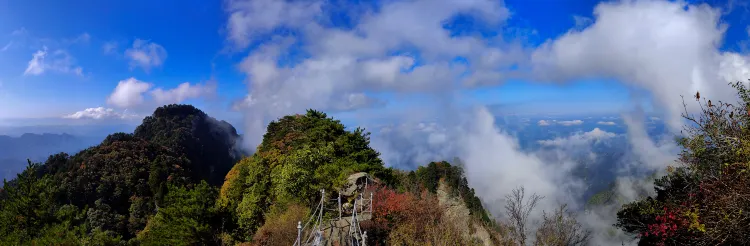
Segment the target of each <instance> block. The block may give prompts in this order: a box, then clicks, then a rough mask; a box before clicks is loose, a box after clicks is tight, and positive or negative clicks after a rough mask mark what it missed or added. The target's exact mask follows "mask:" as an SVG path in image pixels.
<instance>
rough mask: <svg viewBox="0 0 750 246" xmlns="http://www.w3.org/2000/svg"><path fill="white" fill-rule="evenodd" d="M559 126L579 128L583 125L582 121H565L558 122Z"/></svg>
mask: <svg viewBox="0 0 750 246" xmlns="http://www.w3.org/2000/svg"><path fill="white" fill-rule="evenodd" d="M557 124H560V125H563V126H577V125H580V124H583V121H582V120H563V121H557Z"/></svg>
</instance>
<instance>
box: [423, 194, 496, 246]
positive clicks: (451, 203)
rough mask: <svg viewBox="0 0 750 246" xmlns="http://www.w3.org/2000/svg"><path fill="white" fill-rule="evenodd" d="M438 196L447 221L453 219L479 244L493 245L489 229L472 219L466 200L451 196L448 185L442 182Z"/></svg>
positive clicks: (464, 233)
mask: <svg viewBox="0 0 750 246" xmlns="http://www.w3.org/2000/svg"><path fill="white" fill-rule="evenodd" d="M437 197H438V201H439V204H440V206H441V207H442V208H443V211H445V214H444V216H446V217H447V218H448V220H447V221H453V222H454V223H455V225H458V228H459V229H460V230H461V232H462V234H463V235H464V237H466V238H469V239H470V240H471V241H472V242H476V243H477V244H479V245H485V246H490V245H493V242H492V238H491V236H490V233H489V231H488V230H487V229H486V228H484V226H483V225H481V224H480V223H477V222H476V221H474V220H472V219H471V215H470V212H469V208H467V207H466V205H465V204H464V202H463V201H462V200H461V199H460V198H459V197H455V196H451V194H450V192H449V188H448V186H447V185H446V184H445V183H444V182H440V184H439V185H438V189H437Z"/></svg>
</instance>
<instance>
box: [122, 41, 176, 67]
mask: <svg viewBox="0 0 750 246" xmlns="http://www.w3.org/2000/svg"><path fill="white" fill-rule="evenodd" d="M125 57H126V58H128V59H129V60H130V69H133V68H136V67H140V68H142V69H143V70H144V71H146V72H149V71H151V68H155V67H161V65H162V64H164V61H165V60H166V59H167V50H166V49H164V47H162V46H161V45H159V44H157V43H154V42H151V41H149V40H142V39H136V40H135V41H133V46H132V47H131V48H129V49H127V50H125Z"/></svg>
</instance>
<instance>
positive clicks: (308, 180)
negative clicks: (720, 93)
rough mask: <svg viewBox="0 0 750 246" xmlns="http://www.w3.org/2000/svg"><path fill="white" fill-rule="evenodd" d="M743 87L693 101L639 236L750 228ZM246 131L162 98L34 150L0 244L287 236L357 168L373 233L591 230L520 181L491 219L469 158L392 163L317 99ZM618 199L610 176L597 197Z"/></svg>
mask: <svg viewBox="0 0 750 246" xmlns="http://www.w3.org/2000/svg"><path fill="white" fill-rule="evenodd" d="M735 87H736V88H737V90H738V95H739V97H740V98H741V99H742V101H741V102H740V103H738V104H729V103H723V102H717V103H715V104H714V103H713V102H711V101H710V100H707V101H705V99H704V101H703V103H701V106H702V112H701V114H700V115H698V116H695V117H694V116H692V115H688V114H686V115H685V118H686V119H688V120H689V121H691V122H693V124H690V125H688V126H687V127H686V129H687V130H688V134H687V135H686V136H685V137H683V138H682V139H680V140H679V143H680V144H681V145H682V147H683V149H684V150H683V152H682V154H681V155H680V163H682V164H683V166H678V167H672V168H670V169H669V172H668V174H667V175H666V176H664V177H660V178H656V179H655V181H654V184H655V188H656V193H655V195H654V196H651V197H644V198H643V199H641V200H636V201H634V202H631V203H627V204H625V205H624V206H622V207H621V208H620V207H619V206H617V208H619V209H618V211H617V212H616V213H617V224H616V225H615V226H617V227H619V228H620V229H622V230H623V231H624V232H626V233H628V234H630V235H631V236H632V238H635V239H637V240H638V244H639V245H695V244H698V245H704V244H711V245H716V244H718V245H745V244H748V243H750V238H749V237H748V236H747V235H750V233H748V232H749V230H750V227H748V226H747V225H748V223H747V222H748V221H750V220H749V219H748V218H750V216H749V215H748V213H747V212H746V211H747V210H748V209H750V205H749V204H750V202H748V201H750V199H747V198H748V191H749V190H748V189H747V188H748V186H747V184H748V177H750V176H748V175H750V174H749V173H748V172H747V168H748V159H749V157H750V147H749V146H750V140H748V137H749V136H750V132H748V131H750V130H748V129H749V128H748V125H750V123H749V122H750V111H749V110H750V92H748V91H747V90H746V88H745V87H744V85H743V84H740V83H737V84H735ZM696 98H697V99H698V100H700V96H699V94H697V95H696ZM238 137H239V136H238V135H237V133H236V131H235V130H234V128H233V127H232V126H231V125H229V124H228V123H225V122H221V121H217V120H215V119H213V118H210V117H208V116H207V115H206V114H205V113H203V112H202V111H200V110H199V109H196V108H195V107H193V106H189V105H168V106H164V107H161V108H158V109H157V110H156V111H155V112H154V114H153V115H152V116H149V117H147V118H146V119H144V121H143V124H141V125H140V126H139V127H137V128H136V130H135V132H134V133H133V134H129V133H115V134H112V135H110V136H108V137H107V138H106V139H105V140H104V141H102V142H101V143H100V144H99V145H96V146H93V147H91V148H88V149H85V150H83V151H81V152H79V153H77V154H75V155H68V154H64V153H60V154H55V155H52V156H50V157H49V158H48V159H47V160H46V161H45V162H44V163H29V166H28V167H27V169H26V170H25V171H24V172H22V173H21V174H19V175H17V177H16V178H15V179H13V180H10V181H7V182H5V183H4V185H3V188H2V190H1V191H0V244H2V245H291V244H293V243H294V241H295V239H296V236H297V235H296V223H297V222H298V221H303V220H306V219H308V218H310V215H311V214H313V210H312V208H314V207H315V204H316V201H324V200H326V199H325V198H326V197H321V193H320V192H319V191H320V190H324V191H326V192H327V194H337V193H343V192H341V188H342V187H343V186H344V185H345V184H346V183H347V178H348V177H349V176H350V175H351V174H354V173H362V172H365V173H368V174H369V175H371V176H373V177H374V178H375V179H377V180H378V185H373V186H371V187H370V188H369V189H370V190H368V191H367V192H372V196H373V199H372V206H371V207H372V212H371V218H368V219H366V220H364V221H362V222H361V224H360V226H361V228H362V229H363V230H365V231H367V235H368V237H367V243H368V244H369V245H518V244H521V245H527V244H535V245H586V244H587V243H588V241H589V238H590V236H591V234H590V232H589V231H588V230H587V229H586V228H583V227H582V226H581V224H580V223H578V222H577V221H576V216H575V215H573V214H572V213H570V212H569V211H568V210H567V207H566V206H565V205H564V204H563V205H561V206H560V207H559V209H556V210H555V211H552V212H551V213H547V212H546V211H545V213H544V215H543V218H542V219H541V221H540V222H539V223H538V224H537V225H534V226H532V225H531V223H532V222H530V221H529V214H530V213H531V212H530V211H532V209H534V206H535V204H536V203H537V202H538V201H539V200H540V199H542V197H539V196H537V195H536V194H532V195H531V196H526V195H525V194H524V190H523V188H522V187H521V188H520V189H516V190H513V192H512V193H511V194H508V195H507V196H506V197H505V198H506V199H505V200H506V203H507V204H506V206H505V210H506V213H507V214H506V216H505V217H506V220H504V221H496V220H495V219H494V218H495V217H493V216H492V215H490V214H489V213H488V212H487V211H486V210H485V208H484V206H485V204H483V203H482V202H481V201H480V199H479V198H478V197H477V196H476V194H475V193H474V190H473V189H472V188H471V187H469V184H468V182H467V181H468V180H467V179H466V177H465V175H464V173H463V170H462V163H461V161H460V160H454V161H453V164H450V163H448V162H444V161H443V162H432V163H429V164H427V165H424V166H421V167H419V168H417V169H416V170H414V171H408V172H407V171H402V170H397V169H393V168H386V167H384V165H383V161H382V160H381V159H380V157H379V155H380V154H379V153H378V152H377V151H375V150H374V149H372V148H371V147H370V139H369V133H367V132H365V131H364V129H361V128H357V129H354V130H353V131H350V130H347V129H346V128H345V127H344V125H343V124H341V123H340V122H339V121H337V120H334V119H332V118H330V117H328V116H327V115H326V114H325V113H322V112H319V111H315V110H308V111H307V112H306V113H305V114H297V115H289V116H285V117H282V118H280V119H278V120H276V121H273V122H271V123H270V124H269V125H268V128H267V132H266V134H265V135H264V136H263V141H262V143H261V144H260V145H259V146H258V148H257V151H256V152H255V153H254V154H253V155H251V156H245V157H242V153H241V152H240V151H238V149H237V148H235V145H236V143H237V141H238ZM241 157H242V158H241ZM219 177H221V178H219ZM649 179H651V177H649ZM613 187H614V186H613ZM613 189H614V188H613ZM639 192H641V193H643V194H646V193H648V192H646V191H645V190H644V191H639ZM347 199H351V198H347ZM618 203H622V201H620V197H618V196H616V194H614V193H613V192H603V193H601V194H598V195H596V196H594V197H593V198H592V199H591V202H590V205H592V206H596V205H597V204H618ZM613 209H616V208H615V207H613ZM334 213H335V212H330V213H324V214H323V215H322V217H324V218H326V219H329V218H332V217H333V216H334ZM457 222H460V223H457ZM533 229H536V231H532V230H533ZM529 233H533V234H529Z"/></svg>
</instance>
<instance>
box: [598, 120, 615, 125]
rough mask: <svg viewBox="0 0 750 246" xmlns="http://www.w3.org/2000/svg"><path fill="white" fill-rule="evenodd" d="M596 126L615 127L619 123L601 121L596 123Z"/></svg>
mask: <svg viewBox="0 0 750 246" xmlns="http://www.w3.org/2000/svg"><path fill="white" fill-rule="evenodd" d="M596 124H598V125H605V126H614V125H617V123H615V122H614V121H599V122H596Z"/></svg>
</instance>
